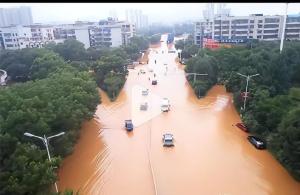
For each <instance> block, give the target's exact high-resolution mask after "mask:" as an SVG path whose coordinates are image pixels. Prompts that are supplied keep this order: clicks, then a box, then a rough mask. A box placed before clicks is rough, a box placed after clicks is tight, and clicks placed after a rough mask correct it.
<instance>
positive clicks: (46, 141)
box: [24, 132, 65, 192]
mask: <svg viewBox="0 0 300 195" xmlns="http://www.w3.org/2000/svg"><path fill="white" fill-rule="evenodd" d="M64 134H65V132H61V133H59V134H56V135H52V136H50V137H46V135H44V137H40V136H36V135H33V134H31V133H28V132H25V133H24V135H25V136H27V137H36V138H38V139H40V140H42V141H43V143H44V144H45V146H46V149H47V153H48V159H49V161H50V162H51V157H50V152H49V148H48V143H49V140H50V139H51V138H53V137H58V136H61V135H64ZM54 185H55V189H56V192H58V188H57V184H56V182H55V183H54Z"/></svg>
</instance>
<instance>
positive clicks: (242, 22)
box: [232, 19, 249, 24]
mask: <svg viewBox="0 0 300 195" xmlns="http://www.w3.org/2000/svg"><path fill="white" fill-rule="evenodd" d="M248 21H249V20H248V19H240V20H232V24H245V23H248Z"/></svg>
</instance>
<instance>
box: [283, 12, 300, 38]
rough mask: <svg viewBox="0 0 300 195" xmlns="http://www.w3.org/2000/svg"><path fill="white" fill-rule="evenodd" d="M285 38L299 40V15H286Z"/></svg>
mask: <svg viewBox="0 0 300 195" xmlns="http://www.w3.org/2000/svg"><path fill="white" fill-rule="evenodd" d="M285 38H286V39H290V40H300V13H299V14H294V15H288V17H287V19H286V29H285Z"/></svg>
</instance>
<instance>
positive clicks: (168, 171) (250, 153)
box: [58, 36, 300, 195]
mask: <svg viewBox="0 0 300 195" xmlns="http://www.w3.org/2000/svg"><path fill="white" fill-rule="evenodd" d="M162 39H163V40H166V36H163V37H162ZM171 47H172V45H169V46H167V45H166V43H165V42H163V43H161V46H160V47H156V48H152V49H151V51H150V53H149V66H148V65H143V66H139V67H136V69H135V70H130V73H129V77H128V79H127V81H126V84H125V86H124V89H123V90H122V92H121V93H120V96H119V97H118V99H117V100H116V101H115V102H110V101H109V100H108V98H107V96H106V95H105V94H103V93H102V92H101V98H102V104H101V105H99V106H98V109H97V111H96V116H97V117H96V118H95V119H94V120H91V121H89V122H86V123H85V124H84V125H83V128H82V131H81V138H80V139H79V141H78V143H77V145H76V146H75V149H74V153H73V154H72V155H70V156H69V157H67V158H66V159H65V160H64V163H63V165H62V167H61V169H60V171H59V181H58V186H59V189H60V190H63V189H66V188H72V189H74V190H79V191H80V193H81V194H95V195H98V194H109V195H119V194H130V195H141V194H143V195H144V194H145V195H148V194H149V195H154V194H158V195H183V194H215V195H225V194H226V195H237V194H241V195H248V194H249V195H253V194H255V195H256V194H276V195H277V194H278V195H299V194H300V183H299V182H296V181H295V180H294V179H293V178H292V177H291V176H290V175H289V174H288V172H287V171H286V170H285V169H284V168H283V167H282V166H281V165H280V164H279V163H278V162H277V161H276V160H275V159H274V158H273V157H272V155H271V154H270V153H269V152H267V151H266V150H265V151H260V150H256V149H255V148H254V147H253V146H252V145H251V144H250V143H249V142H248V140H247V134H246V133H244V132H242V131H241V130H239V129H238V128H236V127H235V126H234V124H235V123H237V122H240V118H239V115H238V113H237V112H236V110H235V108H234V106H233V104H232V96H231V95H230V94H228V93H226V91H225V88H224V87H223V86H215V87H213V88H212V89H211V90H210V91H209V92H208V94H207V96H206V97H205V98H202V99H200V100H198V99H197V97H196V96H195V95H194V93H193V91H192V89H191V88H190V86H189V84H188V83H187V81H186V79H185V76H184V70H183V68H182V67H181V66H180V65H179V64H177V63H176V62H175V58H176V56H177V54H176V53H168V48H169V49H171ZM162 51H164V52H163V53H162ZM155 60H156V63H155ZM165 64H166V65H165ZM140 69H144V70H145V71H146V74H138V71H139V70H140ZM149 69H153V71H154V72H153V73H151V72H148V70H149ZM154 73H155V74H156V76H155V77H154ZM149 78H150V80H149ZM152 79H157V82H158V84H157V85H151V80H152ZM143 88H148V89H149V94H148V96H142V94H141V90H142V89H143ZM164 97H166V98H168V99H169V100H170V103H171V110H170V112H167V113H163V112H162V111H161V108H160V104H161V100H162V98H164ZM145 101H146V102H148V109H147V111H140V110H139V109H140V104H141V102H145ZM125 119H132V121H133V124H134V130H133V132H130V133H127V132H126V130H125V129H124V120H125ZM167 132H168V133H172V134H173V135H174V138H175V142H174V144H175V147H173V148H164V147H163V146H162V135H163V134H164V133H167Z"/></svg>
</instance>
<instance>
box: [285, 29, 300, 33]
mask: <svg viewBox="0 0 300 195" xmlns="http://www.w3.org/2000/svg"><path fill="white" fill-rule="evenodd" d="M285 32H287V33H289V32H292V33H293V32H294V33H300V29H286V30H285Z"/></svg>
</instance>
